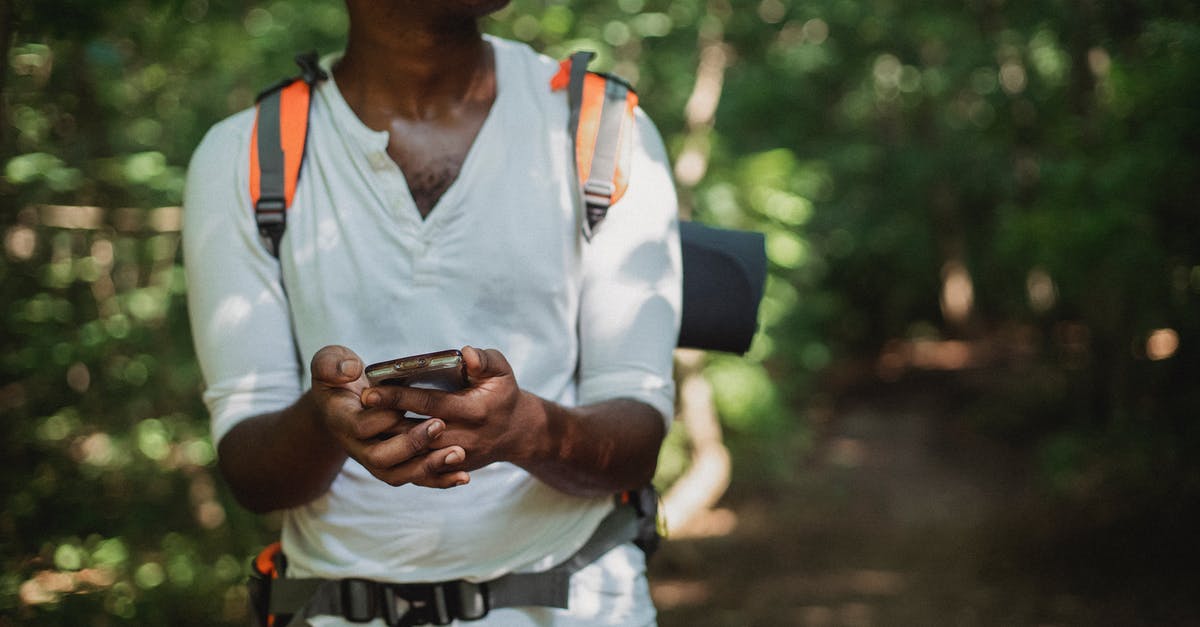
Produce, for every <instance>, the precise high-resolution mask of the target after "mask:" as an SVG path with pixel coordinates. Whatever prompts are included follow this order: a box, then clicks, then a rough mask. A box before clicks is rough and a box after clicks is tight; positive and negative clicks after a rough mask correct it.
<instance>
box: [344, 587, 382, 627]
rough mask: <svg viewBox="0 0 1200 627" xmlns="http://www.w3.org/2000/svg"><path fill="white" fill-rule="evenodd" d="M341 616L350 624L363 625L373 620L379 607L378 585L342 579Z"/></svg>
mask: <svg viewBox="0 0 1200 627" xmlns="http://www.w3.org/2000/svg"><path fill="white" fill-rule="evenodd" d="M341 588H342V616H343V617H344V618H345V619H346V620H348V621H350V622H352V623H365V622H368V621H371V620H373V619H374V618H375V615H376V608H378V607H379V584H378V583H376V582H374V581H368V580H366V579H343V580H341Z"/></svg>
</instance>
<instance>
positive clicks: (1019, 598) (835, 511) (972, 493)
mask: <svg viewBox="0 0 1200 627" xmlns="http://www.w3.org/2000/svg"><path fill="white" fill-rule="evenodd" d="M929 383H930V382H928V381H926V382H923V383H922V384H919V385H912V384H894V385H890V386H880V387H877V388H875V389H872V390H870V391H866V392H864V391H861V390H860V391H858V392H853V393H847V394H844V395H842V398H839V399H838V400H837V401H836V402H835V403H834V406H835V407H836V409H834V410H833V411H832V412H831V413H830V414H829V418H828V419H827V420H826V421H825V422H824V424H823V425H821V426H820V428H819V433H818V434H817V438H816V444H815V446H803V445H801V444H799V443H797V444H796V445H795V446H794V447H792V448H794V449H795V450H794V451H788V453H787V454H785V455H784V456H783V457H786V458H788V459H790V460H796V461H794V463H792V462H790V461H789V462H782V463H784V464H785V466H786V465H790V468H788V469H787V470H786V471H785V472H782V473H780V472H770V473H768V472H762V473H757V472H755V471H754V470H752V469H750V468H739V464H738V461H739V460H744V459H745V456H744V455H741V456H739V455H735V457H734V459H735V462H734V480H733V483H732V485H731V487H730V490H729V492H728V493H727V494H726V496H725V498H724V500H723V501H722V503H721V506H722V507H723V508H726V509H727V511H726V512H724V513H725V516H720V515H718V516H714V520H713V521H712V525H713V526H714V528H720V527H721V526H722V525H724V526H725V527H727V528H728V527H730V526H731V529H728V532H727V533H724V534H718V535H713V536H711V537H706V538H694V539H672V540H668V541H667V542H666V543H665V544H664V548H663V549H662V550H661V551H660V552H659V553H658V554H657V555H656V556H655V558H654V560H653V561H652V562H651V584H652V590H653V594H654V597H655V601H656V603H657V605H658V607H659V620H660V625H662V626H663V627H676V626H677V627H684V626H687V627H740V626H756V627H757V626H776V625H778V626H789V627H791V626H797V627H842V626H844V627H875V626H909V625H911V626H937V625H953V626H956V627H957V626H961V627H974V626H997V627H999V626H1026V625H1028V626H1031V627H1034V626H1036V627H1051V626H1066V625H1200V612H1198V611H1197V602H1196V601H1195V600H1191V601H1187V600H1181V597H1183V598H1184V599H1186V597H1187V592H1186V589H1187V587H1188V585H1187V584H1184V585H1183V586H1180V585H1179V582H1180V581H1181V580H1180V579H1179V578H1178V577H1176V576H1174V575H1170V574H1168V573H1159V572H1156V571H1154V570H1153V569H1151V570H1150V571H1149V572H1150V576H1149V580H1145V577H1143V578H1142V580H1139V581H1138V582H1137V583H1136V584H1134V585H1130V586H1128V587H1123V584H1120V583H1114V582H1119V581H1120V578H1121V575H1122V572H1116V571H1120V570H1121V569H1120V568H1119V567H1118V566H1114V564H1113V561H1112V560H1111V559H1108V558H1106V557H1105V555H1106V554H1107V553H1108V551H1107V550H1106V549H1107V547H1104V548H1101V549H1100V550H1099V551H1098V554H1099V556H1098V557H1096V558H1095V560H1094V561H1093V560H1092V559H1091V557H1090V556H1087V555H1086V553H1087V551H1088V550H1089V549H1088V547H1087V545H1088V542H1090V541H1095V542H1097V543H1099V544H1102V545H1103V544H1106V543H1109V541H1110V540H1112V538H1110V537H1108V536H1104V535H1101V536H1098V537H1091V538H1089V539H1088V540H1084V541H1081V542H1080V543H1077V544H1076V545H1075V546H1073V547H1069V548H1068V549H1067V551H1066V557H1063V556H1058V555H1050V554H1051V553H1055V551H1056V549H1057V548H1058V547H1059V543H1060V542H1061V541H1060V540H1059V538H1060V537H1061V535H1062V534H1063V533H1064V531H1063V530H1062V529H1060V527H1061V526H1063V525H1066V526H1068V527H1069V526H1070V525H1071V524H1072V523H1070V522H1061V521H1060V520H1059V519H1058V518H1057V517H1056V516H1055V515H1054V513H1053V510H1050V509H1047V508H1046V507H1044V506H1043V505H1044V504H1042V503H1041V502H1042V501H1044V500H1045V499H1044V497H1039V496H1037V495H1038V493H1039V492H1038V490H1036V489H1035V488H1034V487H1033V481H1032V479H1031V477H1030V474H1031V473H1029V472H1027V467H1028V466H1029V464H1028V463H1027V462H1026V461H1025V458H1026V457H1027V455H1024V454H1020V453H1018V452H1016V451H1013V450H1009V449H1007V448H1005V447H1003V446H1000V445H998V444H996V443H994V442H991V441H987V440H985V439H983V438H980V437H979V436H977V435H975V434H974V433H973V432H972V431H971V430H969V429H966V428H963V427H962V425H963V424H964V421H963V420H962V419H961V417H960V416H958V415H956V413H957V412H959V411H960V409H959V407H956V406H955V405H958V406H961V403H955V401H952V400H949V399H951V398H953V397H954V394H952V393H950V394H947V393H946V390H944V389H942V388H941V387H939V384H938V383H937V382H936V381H934V382H933V385H930V384H929ZM778 448H779V447H778V446H776V448H775V449H773V450H778ZM785 448H786V447H785ZM805 451H807V452H805ZM740 452H741V451H739V453H740ZM774 461H775V462H777V463H778V462H780V460H779V459H776V460H774ZM751 465H753V466H763V467H766V466H770V465H771V464H769V463H765V461H760V462H759V463H757V464H745V466H751ZM729 512H732V515H730V514H729ZM720 513H721V512H718V514H720ZM1047 521H1049V522H1047ZM731 522H734V523H735V524H732V525H730V523H731ZM1066 533H1068V534H1069V533H1070V532H1069V531H1067V532H1066ZM1047 546H1053V547H1055V549H1049V550H1047V549H1045V548H1044V547H1047ZM1081 553H1084V554H1085V555H1084V557H1083V558H1082V559H1078V560H1074V559H1073V557H1074V556H1078V555H1080V554H1081ZM1097 568H1100V569H1103V570H1096V569H1097ZM1141 574H1142V575H1146V573H1145V572H1143V573H1141ZM1160 579H1166V580H1170V581H1173V582H1175V585H1173V586H1167V587H1164V586H1162V585H1160V584H1161V583H1162V582H1161V581H1159V580H1160ZM1192 581H1195V578H1194V577H1193V578H1192ZM1114 586H1115V590H1114ZM1181 589H1182V591H1180V590H1181Z"/></svg>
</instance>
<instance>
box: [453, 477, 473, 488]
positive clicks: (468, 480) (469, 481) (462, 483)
mask: <svg viewBox="0 0 1200 627" xmlns="http://www.w3.org/2000/svg"><path fill="white" fill-rule="evenodd" d="M468 483H471V480H470V479H459V480H458V481H455V482H454V487H456V488H457V487H458V486H460V485H467V484H468Z"/></svg>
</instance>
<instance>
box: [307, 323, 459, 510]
mask: <svg viewBox="0 0 1200 627" xmlns="http://www.w3.org/2000/svg"><path fill="white" fill-rule="evenodd" d="M311 366H312V367H311V370H312V389H311V390H310V391H309V393H308V396H309V398H310V400H311V401H312V402H313V403H314V404H315V414H316V417H317V419H318V420H319V422H320V424H321V426H323V427H324V428H325V430H326V431H328V432H329V434H330V435H332V436H333V438H334V439H335V440H336V441H337V443H338V444H339V445H340V446H341V447H342V448H343V449H344V450H345V451H346V454H347V455H349V456H350V457H351V458H352V459H354V461H356V462H358V463H359V464H361V465H362V466H363V468H366V469H367V471H369V472H370V473H371V474H372V475H374V476H375V477H377V478H378V479H380V480H381V481H383V482H385V483H387V484H389V485H393V486H399V485H404V484H406V483H412V484H415V485H420V486H425V487H429V488H452V487H455V486H459V485H463V484H465V483H467V482H468V481H470V475H469V474H468V473H466V472H464V471H462V470H452V469H451V467H454V466H457V465H459V464H461V463H462V462H463V460H464V459H465V458H466V452H465V451H464V450H463V448H462V447H461V446H448V447H445V448H437V447H436V444H437V439H438V436H440V435H441V434H442V432H443V431H445V429H446V425H445V423H443V422H442V421H441V420H438V419H436V418H430V419H429V420H425V421H422V422H417V421H414V420H411V419H407V418H404V417H403V415H404V412H403V411H396V410H391V409H384V408H369V407H364V406H363V404H362V401H361V395H362V391H363V390H364V389H366V388H367V387H368V386H369V384H368V383H367V379H366V377H365V376H364V373H363V370H364V368H365V366H364V364H363V362H362V360H361V359H359V357H358V355H356V354H355V353H354V351H352V350H350V349H348V348H346V347H344V346H326V347H325V348H322V349H321V350H319V351H317V353H316V355H314V356H313V359H312V365H311Z"/></svg>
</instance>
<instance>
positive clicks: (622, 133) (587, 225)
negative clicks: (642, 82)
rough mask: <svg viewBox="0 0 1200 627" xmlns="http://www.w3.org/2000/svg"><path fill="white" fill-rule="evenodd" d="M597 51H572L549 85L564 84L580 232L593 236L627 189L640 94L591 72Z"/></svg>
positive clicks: (615, 79) (559, 86) (612, 78)
mask: <svg viewBox="0 0 1200 627" xmlns="http://www.w3.org/2000/svg"><path fill="white" fill-rule="evenodd" d="M594 56H595V54H594V53H592V52H576V53H575V54H572V55H571V56H570V57H568V58H567V59H564V60H563V61H562V63H561V64H560V65H559V70H558V73H557V74H555V75H554V78H552V79H551V80H550V88H551V90H554V91H558V90H561V89H566V90H567V103H568V106H569V107H570V117H569V121H568V125H569V126H568V128H569V130H570V132H571V139H572V141H573V142H574V144H575V173H576V175H577V176H578V177H579V190H580V193H581V194H582V196H583V199H582V200H583V206H584V211H585V213H584V216H585V218H586V219H585V220H584V221H583V234H584V237H585V238H587V239H591V236H592V233H593V232H594V231H595V229H596V227H597V226H598V225H599V224H600V222H601V221H602V220H604V216H605V215H606V214H607V213H608V208H609V207H611V206H612V205H613V204H614V203H616V202H617V201H618V200H620V199H621V197H622V196H624V195H625V189H626V188H627V187H628V184H629V162H630V155H631V153H632V148H633V143H632V139H633V130H634V126H635V120H634V110H635V108H636V107H637V102H638V97H637V93H636V92H634V91H633V88H632V87H630V86H629V84H628V83H626V82H625V81H624V80H622V79H620V78H618V77H616V76H612V75H609V74H601V73H599V72H589V71H588V69H587V66H588V63H589V62H590V61H591V60H592V57H594Z"/></svg>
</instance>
